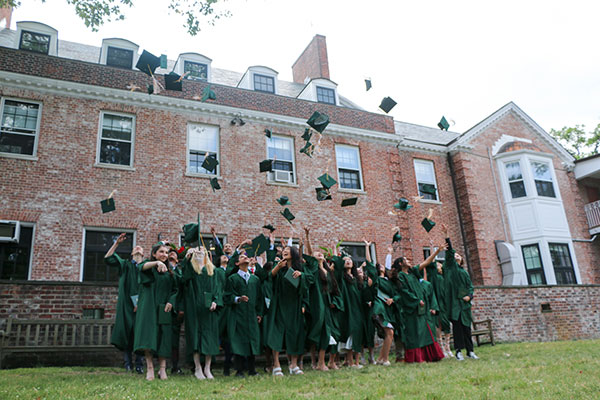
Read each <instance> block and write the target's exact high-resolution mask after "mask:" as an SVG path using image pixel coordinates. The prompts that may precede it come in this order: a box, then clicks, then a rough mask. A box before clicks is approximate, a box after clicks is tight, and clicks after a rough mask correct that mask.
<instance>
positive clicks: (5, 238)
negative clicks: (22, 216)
mask: <svg viewBox="0 0 600 400" xmlns="http://www.w3.org/2000/svg"><path fill="white" fill-rule="evenodd" d="M20 234H21V223H20V222H19V221H4V220H0V243H19V235H20Z"/></svg>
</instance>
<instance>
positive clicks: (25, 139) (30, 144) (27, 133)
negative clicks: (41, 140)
mask: <svg viewBox="0 0 600 400" xmlns="http://www.w3.org/2000/svg"><path fill="white" fill-rule="evenodd" d="M40 108H41V105H40V104H35V103H26V102H23V101H18V100H8V99H3V100H2V125H1V126H0V153H9V154H23V155H30V156H32V155H35V151H36V147H37V146H36V145H37V143H36V141H37V137H38V131H39V115H40Z"/></svg>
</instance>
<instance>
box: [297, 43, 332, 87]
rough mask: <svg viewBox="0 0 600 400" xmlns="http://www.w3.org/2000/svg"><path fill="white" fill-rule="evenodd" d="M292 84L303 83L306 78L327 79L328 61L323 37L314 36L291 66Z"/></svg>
mask: <svg viewBox="0 0 600 400" xmlns="http://www.w3.org/2000/svg"><path fill="white" fill-rule="evenodd" d="M292 74H293V77H294V82H296V83H304V79H306V78H327V79H329V61H328V58H327V42H326V41H325V36H322V35H315V37H314V38H313V39H312V41H311V42H310V43H309V44H308V46H307V47H306V49H304V51H303V52H302V54H301V55H300V57H298V59H297V60H296V62H294V65H293V66H292Z"/></svg>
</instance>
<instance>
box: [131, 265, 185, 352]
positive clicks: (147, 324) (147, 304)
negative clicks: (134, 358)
mask: <svg viewBox="0 0 600 400" xmlns="http://www.w3.org/2000/svg"><path fill="white" fill-rule="evenodd" d="M149 261H150V260H145V261H143V262H142V263H140V264H139V265H138V269H139V271H140V274H139V282H140V284H139V298H138V308H137V316H136V319H135V328H134V344H133V350H134V351H135V352H136V353H142V352H143V350H146V349H149V350H151V351H152V352H153V353H154V354H157V355H158V356H159V357H165V358H166V357H170V356H171V344H172V328H171V318H168V321H169V322H168V323H162V324H160V323H159V322H160V321H159V314H162V313H164V308H165V304H166V303H171V305H174V304H176V298H177V283H176V282H175V277H174V275H172V274H170V273H169V272H164V273H159V272H158V271H157V270H156V268H151V269H149V270H146V271H143V270H142V268H143V266H144V264H146V262H149ZM163 321H166V320H163Z"/></svg>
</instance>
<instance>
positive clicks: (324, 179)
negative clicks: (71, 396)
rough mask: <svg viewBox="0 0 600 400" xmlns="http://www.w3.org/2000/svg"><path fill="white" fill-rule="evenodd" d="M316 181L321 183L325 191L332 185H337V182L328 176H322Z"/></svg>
mask: <svg viewBox="0 0 600 400" xmlns="http://www.w3.org/2000/svg"><path fill="white" fill-rule="evenodd" d="M317 179H318V180H319V182H321V185H323V187H324V188H325V189H330V188H331V187H332V186H333V185H335V184H336V183H337V181H336V180H335V179H333V178H332V177H331V175H329V174H323V175H321V176H320V177H318V178H317Z"/></svg>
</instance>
